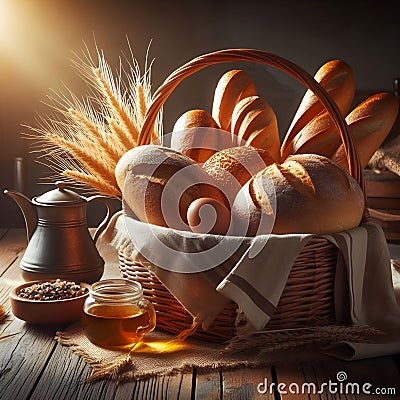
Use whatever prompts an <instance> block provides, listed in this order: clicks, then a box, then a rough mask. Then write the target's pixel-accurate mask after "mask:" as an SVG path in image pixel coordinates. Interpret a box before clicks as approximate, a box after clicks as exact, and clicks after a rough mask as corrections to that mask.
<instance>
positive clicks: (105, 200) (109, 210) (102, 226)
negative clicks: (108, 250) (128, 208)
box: [86, 195, 113, 244]
mask: <svg viewBox="0 0 400 400" xmlns="http://www.w3.org/2000/svg"><path fill="white" fill-rule="evenodd" d="M96 200H100V201H101V202H103V203H104V204H105V206H106V207H107V215H106V216H105V218H104V219H103V221H102V222H101V223H100V225H99V226H98V227H97V229H96V231H95V232H94V235H93V241H94V243H95V244H96V242H97V239H98V238H99V236H100V234H101V233H102V232H103V231H104V229H105V228H106V227H107V225H108V223H109V222H110V219H111V216H112V213H113V209H112V207H111V202H110V199H109V198H108V197H107V196H102V195H96V196H91V197H88V198H87V199H86V201H87V202H88V203H90V202H92V201H96Z"/></svg>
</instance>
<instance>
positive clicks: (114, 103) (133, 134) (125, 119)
mask: <svg viewBox="0 0 400 400" xmlns="http://www.w3.org/2000/svg"><path fill="white" fill-rule="evenodd" d="M94 73H95V75H96V77H97V79H98V81H99V84H100V87H101V88H102V90H103V92H104V94H105V97H106V99H107V101H108V103H109V104H110V106H111V109H112V111H113V112H114V114H116V115H117V116H118V118H119V120H120V121H121V123H122V125H123V126H124V127H125V128H126V130H127V132H129V134H128V133H127V132H125V131H124V134H125V136H126V139H127V140H128V141H129V142H130V144H131V147H133V146H135V145H136V141H137V137H138V130H137V128H136V126H135V125H134V123H133V122H132V120H131V119H130V117H129V115H128V114H127V113H126V111H125V110H124V108H123V107H122V106H121V104H120V102H119V101H118V99H116V97H115V96H114V94H113V92H112V90H111V87H110V85H109V84H108V82H107V80H106V79H104V77H103V75H102V73H101V71H100V69H99V68H94Z"/></svg>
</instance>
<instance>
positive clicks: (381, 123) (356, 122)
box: [332, 93, 399, 168]
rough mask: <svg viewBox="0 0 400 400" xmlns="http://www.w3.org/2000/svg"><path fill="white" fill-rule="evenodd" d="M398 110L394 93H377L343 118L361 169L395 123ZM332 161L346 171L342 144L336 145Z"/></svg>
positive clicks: (397, 101) (346, 164)
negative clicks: (337, 146)
mask: <svg viewBox="0 0 400 400" xmlns="http://www.w3.org/2000/svg"><path fill="white" fill-rule="evenodd" d="M398 109H399V100H398V98H397V97H396V96H395V95H394V94H391V93H377V94H374V95H372V96H370V97H368V99H366V100H365V101H363V102H362V103H361V104H359V105H358V106H357V107H356V108H355V109H354V110H353V111H352V112H351V113H350V114H349V115H348V116H347V117H346V122H347V124H348V125H349V131H350V135H351V137H352V139H353V142H354V145H355V147H356V149H357V152H358V157H359V160H360V164H361V167H362V168H365V167H366V166H367V164H368V162H369V160H370V159H371V157H372V156H373V154H374V153H375V152H376V150H378V148H379V147H380V146H381V144H382V143H383V141H384V140H385V138H386V137H387V135H388V134H389V132H390V130H391V129H392V127H393V124H394V122H395V121H396V117H397V113H398ZM332 160H333V161H335V162H336V163H337V164H339V165H341V166H342V167H344V168H348V163H347V156H346V153H345V150H344V146H343V144H341V145H340V146H339V148H338V149H337V151H336V152H335V154H334V156H333V157H332Z"/></svg>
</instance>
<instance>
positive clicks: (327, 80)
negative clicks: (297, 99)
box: [281, 60, 356, 159]
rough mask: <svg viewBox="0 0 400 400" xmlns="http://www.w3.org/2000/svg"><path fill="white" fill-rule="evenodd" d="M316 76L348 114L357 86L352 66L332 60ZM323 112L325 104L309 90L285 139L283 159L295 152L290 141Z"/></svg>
mask: <svg viewBox="0 0 400 400" xmlns="http://www.w3.org/2000/svg"><path fill="white" fill-rule="evenodd" d="M314 78H315V80H316V81H317V82H319V83H320V84H321V86H322V87H323V88H324V89H326V90H327V92H328V93H329V95H330V96H331V97H332V99H333V100H334V101H335V103H336V105H337V106H338V108H339V110H340V112H341V113H342V115H346V114H347V112H348V110H349V108H350V105H351V102H352V101H353V98H354V92H355V86H356V85H355V78H354V73H353V71H352V69H351V67H350V66H349V65H348V64H347V63H345V62H343V61H341V60H332V61H329V62H327V63H325V64H323V65H322V66H321V68H320V69H319V70H318V71H317V72H316V74H315V75H314ZM323 113H325V108H324V106H323V105H322V104H321V102H320V101H319V99H318V98H317V97H316V96H315V95H314V93H313V92H311V91H310V90H307V92H306V93H305V95H304V97H303V99H302V101H301V103H300V105H299V108H298V109H297V112H296V114H295V116H294V118H293V120H292V123H291V125H290V127H289V129H288V131H287V134H286V137H285V139H284V141H283V144H282V149H281V155H282V159H285V158H286V157H288V156H289V155H290V154H293V153H292V150H291V144H290V143H291V142H292V141H293V140H294V138H295V137H296V135H297V134H298V133H299V132H300V131H301V130H302V129H303V128H304V127H305V126H306V125H307V124H308V123H309V122H310V121H312V120H313V119H314V118H315V117H317V116H318V115H320V114H323Z"/></svg>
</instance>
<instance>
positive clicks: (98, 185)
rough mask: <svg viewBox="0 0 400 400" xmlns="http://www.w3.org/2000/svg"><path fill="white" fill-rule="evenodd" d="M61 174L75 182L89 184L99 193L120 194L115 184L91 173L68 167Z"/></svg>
mask: <svg viewBox="0 0 400 400" xmlns="http://www.w3.org/2000/svg"><path fill="white" fill-rule="evenodd" d="M62 175H63V176H65V177H66V178H70V179H73V180H74V181H76V182H80V183H82V184H84V185H87V186H90V187H92V188H93V189H95V190H97V191H98V192H99V193H103V194H104V195H106V196H110V197H117V198H118V197H120V195H121V193H120V191H119V190H118V189H117V188H116V187H115V186H113V185H112V184H109V183H107V182H104V181H103V180H101V179H99V178H97V177H95V176H93V175H89V174H86V173H84V172H79V171H73V170H68V169H67V170H65V171H64V172H63V173H62Z"/></svg>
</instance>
